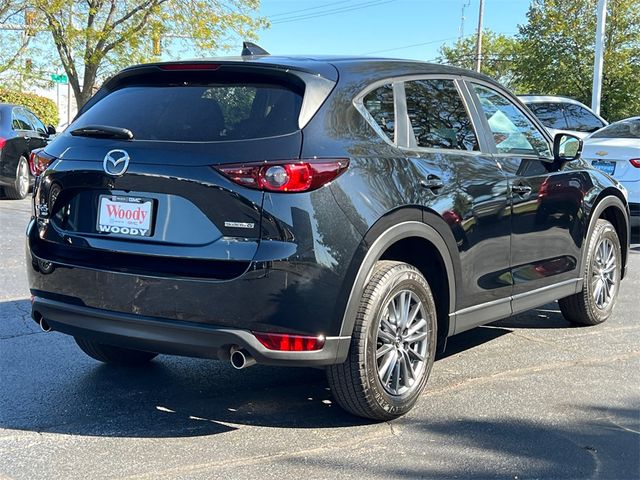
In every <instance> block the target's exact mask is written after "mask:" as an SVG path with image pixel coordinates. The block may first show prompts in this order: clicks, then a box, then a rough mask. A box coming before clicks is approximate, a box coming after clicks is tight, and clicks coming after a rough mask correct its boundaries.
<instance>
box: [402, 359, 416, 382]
mask: <svg viewBox="0 0 640 480" xmlns="http://www.w3.org/2000/svg"><path fill="white" fill-rule="evenodd" d="M402 367H403V368H402V369H403V376H404V378H405V380H406V381H407V382H408V383H411V384H413V382H414V381H415V379H416V372H415V371H414V370H413V365H412V364H411V359H410V358H409V353H408V352H406V351H405V352H402ZM409 380H410V382H409Z"/></svg>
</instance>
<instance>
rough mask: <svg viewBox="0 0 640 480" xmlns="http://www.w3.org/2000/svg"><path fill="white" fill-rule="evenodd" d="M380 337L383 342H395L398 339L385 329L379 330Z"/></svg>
mask: <svg viewBox="0 0 640 480" xmlns="http://www.w3.org/2000/svg"><path fill="white" fill-rule="evenodd" d="M378 339H379V340H381V341H382V343H386V344H393V342H395V341H396V337H395V336H393V334H391V333H389V332H385V331H384V330H378Z"/></svg>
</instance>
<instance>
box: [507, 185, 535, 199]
mask: <svg viewBox="0 0 640 480" xmlns="http://www.w3.org/2000/svg"><path fill="white" fill-rule="evenodd" d="M511 191H512V192H513V193H515V194H516V195H520V196H523V197H524V196H527V195H529V194H530V193H531V187H530V186H529V185H525V184H524V183H519V184H517V185H511Z"/></svg>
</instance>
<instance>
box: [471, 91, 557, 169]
mask: <svg viewBox="0 0 640 480" xmlns="http://www.w3.org/2000/svg"><path fill="white" fill-rule="evenodd" d="M473 90H474V91H475V93H476V95H478V99H479V100H480V106H481V107H482V110H483V111H484V114H485V116H486V117H487V121H488V122H489V128H490V129H491V133H492V136H493V141H494V142H495V145H496V148H497V150H498V153H507V154H516V155H535V156H537V157H545V158H550V157H551V150H550V149H549V144H548V143H547V141H546V139H545V138H544V135H543V134H542V133H541V132H540V131H539V130H538V128H537V127H536V126H535V125H534V124H533V122H531V121H530V120H529V119H528V118H527V117H526V116H525V115H524V113H522V111H520V109H518V107H517V106H516V105H515V104H514V103H513V102H511V100H509V99H508V98H506V97H505V96H503V95H501V94H500V93H498V92H496V91H495V90H492V89H490V88H487V87H484V86H482V85H478V84H473Z"/></svg>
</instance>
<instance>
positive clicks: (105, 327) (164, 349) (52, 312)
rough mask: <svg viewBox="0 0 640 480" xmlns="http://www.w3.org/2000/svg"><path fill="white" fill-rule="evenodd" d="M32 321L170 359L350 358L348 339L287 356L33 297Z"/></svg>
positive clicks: (230, 332)
mask: <svg viewBox="0 0 640 480" xmlns="http://www.w3.org/2000/svg"><path fill="white" fill-rule="evenodd" d="M32 316H33V318H34V320H36V319H37V320H39V319H40V318H44V319H45V320H46V321H47V323H48V324H49V326H50V327H51V328H52V329H53V330H55V331H58V332H61V333H65V334H68V335H73V336H75V337H80V338H85V339H88V340H94V341H97V342H102V343H106V344H109V345H116V346H121V347H125V348H132V349H136V350H144V351H149V352H155V353H164V354H169V355H183V356H188V357H201V358H215V359H219V360H228V359H229V351H230V350H231V348H233V347H236V348H244V349H246V350H247V351H248V352H249V353H250V354H251V355H253V357H254V358H255V359H256V361H257V362H258V363H261V364H265V365H282V366H322V365H332V364H335V363H340V362H342V361H344V358H346V354H347V351H348V349H349V343H350V338H349V337H327V338H326V340H325V344H324V347H323V348H322V349H321V350H317V351H310V352H283V351H275V350H269V349H267V348H265V347H264V346H263V345H262V344H261V343H260V342H259V341H258V340H257V339H256V338H255V337H254V336H253V334H251V332H249V331H247V330H241V329H233V328H224V327H216V326H212V325H202V324H197V323H194V322H184V321H177V320H168V319H160V318H155V317H145V316H141V315H134V314H127V313H118V312H112V311H107V310H101V309H97V308H90V307H85V306H79V305H70V304H67V303H64V302H58V301H54V300H49V299H45V298H40V297H34V299H33V306H32Z"/></svg>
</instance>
